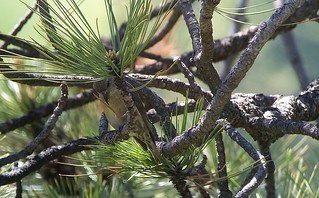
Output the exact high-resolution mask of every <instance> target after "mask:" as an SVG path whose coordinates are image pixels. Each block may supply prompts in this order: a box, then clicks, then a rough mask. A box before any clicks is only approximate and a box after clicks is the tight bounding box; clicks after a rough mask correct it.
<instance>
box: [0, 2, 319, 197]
mask: <svg viewBox="0 0 319 198" xmlns="http://www.w3.org/2000/svg"><path fill="white" fill-rule="evenodd" d="M24 2H26V3H27V4H28V5H32V4H33V3H34V2H35V1H34V0H33V1H32V0H24ZM127 2H128V1H114V8H115V14H116V16H117V18H118V24H121V22H124V21H125V18H126V10H125V9H124V7H123V6H124V5H127ZM157 2H159V1H157ZM261 2H264V1H261V0H258V1H251V3H250V4H251V5H256V4H259V3H261ZM154 4H156V3H154ZM219 7H224V8H235V7H236V1H235V0H229V1H222V2H221V4H220V5H219ZM272 7H273V5H272V2H271V1H270V3H269V4H267V5H263V6H258V7H256V8H254V9H249V10H248V11H249V12H253V11H262V10H265V9H268V8H272ZM80 8H81V9H82V11H83V12H84V14H85V15H86V16H87V18H88V20H89V22H91V24H92V26H93V27H94V24H95V22H96V19H98V24H99V29H100V31H101V35H102V36H105V37H108V35H109V32H108V29H107V28H108V25H107V20H106V15H105V8H104V3H103V1H102V0H90V1H88V0H87V1H84V2H83V3H82V5H81V6H80ZM0 9H1V12H0V32H1V33H9V32H10V31H11V30H12V29H13V27H14V25H15V24H16V23H17V22H18V21H19V20H20V18H21V17H22V16H23V15H24V14H25V13H26V12H27V11H28V9H27V8H26V6H25V5H23V3H21V2H20V1H18V0H0ZM194 9H195V11H196V13H197V16H198V13H199V9H200V2H195V3H194ZM270 15H271V12H269V13H265V14H260V15H249V16H247V18H248V21H249V22H252V23H254V24H258V23H260V22H261V21H263V20H266V19H267V18H268V17H269V16H270ZM231 23H233V22H232V21H231V20H229V19H227V18H225V17H223V16H221V15H219V14H217V13H214V16H213V25H214V33H213V34H214V38H215V39H219V38H223V37H225V36H227V35H229V31H230V27H231ZM38 24H39V18H38V16H36V15H34V16H33V17H32V19H31V20H29V21H28V23H27V25H26V26H25V27H24V28H23V29H22V31H21V32H19V34H18V36H19V37H23V38H30V37H32V38H33V39H36V40H38V41H40V42H45V41H44V39H43V38H41V37H40V36H39V35H38V33H37V32H36V31H35V29H34V28H36V27H37V26H38ZM247 27H248V25H243V28H247ZM293 34H294V35H295V39H296V41H297V45H298V49H299V51H300V53H301V57H302V61H303V63H304V67H305V68H306V73H307V75H308V76H309V79H310V80H312V79H315V78H317V77H318V75H319V69H318V66H317V64H318V63H319V56H318V50H319V36H318V35H319V28H318V23H315V22H308V23H302V24H299V25H298V26H297V28H295V29H294V30H293ZM169 43H170V46H173V48H174V50H171V51H170V55H171V56H173V55H179V54H180V53H182V52H186V51H190V50H191V49H192V46H191V40H190V38H189V35H188V31H187V29H186V26H185V22H184V21H183V20H182V19H181V20H180V21H179V22H178V24H177V26H176V27H175V28H174V32H173V33H172V34H171V35H170V38H169ZM215 67H216V68H217V69H218V71H221V67H222V63H215ZM172 77H174V78H181V79H183V78H182V77H181V76H180V75H173V76H172ZM1 86H3V85H1ZM300 91H301V90H300V86H299V83H298V79H297V77H296V74H295V73H294V70H293V69H292V67H291V64H290V62H289V60H288V57H287V53H286V49H285V46H284V45H283V41H282V39H281V37H280V36H277V37H276V39H274V40H271V41H269V42H268V43H267V44H266V46H265V47H264V48H263V50H262V51H261V53H260V55H259V56H258V58H257V60H256V61H255V64H254V66H253V67H252V69H251V70H250V71H249V72H248V73H247V75H246V77H245V79H244V80H243V81H242V82H241V83H240V85H239V87H238V88H237V89H236V92H244V93H264V94H282V95H294V96H297V95H298V94H299V93H300ZM160 93H161V94H164V95H162V96H163V97H164V98H165V100H166V101H175V100H176V97H177V96H175V95H172V94H167V93H168V92H165V91H160ZM170 93H171V92H170ZM0 94H2V93H0ZM178 97H179V100H180V101H181V100H183V99H184V98H183V97H181V96H178ZM1 104H2V103H0V105H1ZM1 109H3V108H1ZM96 116H97V117H96V118H98V115H96ZM0 121H4V120H3V119H2V118H0ZM95 124H96V122H95ZM96 127H97V125H96ZM244 134H245V133H244ZM245 137H246V138H247V139H250V140H251V138H250V137H249V136H248V135H245ZM74 138H76V137H74ZM224 139H225V141H226V144H227V145H228V146H227V148H226V152H229V156H228V161H229V164H231V163H232V162H234V161H235V160H239V161H241V159H240V158H236V156H237V157H238V156H242V155H243V152H242V151H240V149H238V146H237V145H235V144H234V143H233V142H232V141H230V140H229V138H226V137H225V138H224ZM251 142H253V140H251ZM254 145H255V146H256V148H257V147H258V146H257V145H256V144H255V143H254ZM228 149H229V150H228ZM271 149H272V151H273V159H274V161H275V163H276V167H277V170H276V171H277V181H278V183H279V182H280V181H281V179H282V178H280V175H286V177H284V179H288V180H289V179H295V177H296V174H298V173H300V174H301V176H300V177H301V178H305V179H306V180H307V178H309V177H310V175H311V172H312V170H313V168H314V167H315V165H316V164H317V163H318V159H319V154H318V152H317V150H318V149H319V144H318V141H315V140H313V139H311V138H308V137H301V136H293V135H290V136H285V137H284V138H281V139H280V140H278V141H277V142H276V143H275V144H273V145H272V147H271ZM213 150H214V149H213V146H212V147H211V148H209V149H208V151H207V153H210V152H213ZM290 151H291V152H292V154H291V155H292V158H293V159H292V160H291V161H289V160H288V153H289V152H290ZM240 153H241V154H240ZM289 162H291V163H289ZM242 163H243V164H244V162H242ZM300 163H302V164H301V165H300ZM235 164H236V163H235ZM211 166H212V169H213V166H214V163H213V162H211ZM299 166H300V167H299ZM234 169H236V168H235V167H234ZM230 171H233V170H232V169H230ZM284 179H282V180H284ZM289 181H290V180H289ZM288 183H289V182H286V184H287V186H283V184H284V182H283V183H279V184H280V185H278V187H279V190H278V193H279V195H280V196H281V197H286V196H285V195H287V194H285V193H287V191H288V189H289V188H288ZM296 183H298V182H297V181H296ZM311 185H312V186H314V187H319V178H314V181H312V183H311ZM261 191H262V190H261ZM281 192H282V194H280V193H281ZM256 196H257V195H256ZM291 196H292V197H293V195H291ZM253 197H254V196H253Z"/></svg>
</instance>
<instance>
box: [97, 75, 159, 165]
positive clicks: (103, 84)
mask: <svg viewBox="0 0 319 198" xmlns="http://www.w3.org/2000/svg"><path fill="white" fill-rule="evenodd" d="M93 89H94V90H95V91H96V92H97V93H98V94H99V95H98V99H99V100H100V101H101V102H102V106H103V112H104V114H105V116H106V118H107V120H108V122H109V124H110V125H111V126H112V127H113V128H115V129H116V130H119V129H121V127H122V126H123V125H124V124H126V122H128V120H127V111H128V110H127V107H126V104H125V101H124V98H123V95H122V94H123V92H122V91H121V90H120V89H118V87H117V86H116V85H115V82H114V79H111V78H110V79H105V80H102V81H99V82H95V83H93ZM133 94H134V93H131V96H132V95H133ZM130 98H131V97H130ZM131 99H133V97H132V98H131ZM131 101H132V100H131ZM133 101H134V100H133ZM133 101H132V102H133ZM132 104H133V105H134V108H135V110H136V111H135V112H136V114H135V116H134V118H131V119H133V123H134V126H135V127H137V128H136V129H134V128H131V129H132V131H130V135H131V136H133V137H134V138H135V139H136V141H137V142H138V143H139V144H140V145H141V146H142V147H143V148H144V149H145V150H149V151H150V152H151V153H152V155H153V157H154V159H155V160H156V161H161V159H163V156H162V155H161V154H160V153H159V152H158V150H157V148H156V145H155V140H154V139H155V138H154V135H153V131H154V130H155V128H154V126H153V125H152V123H150V121H149V120H148V119H147V116H146V112H145V109H144V106H143V103H142V102H141V101H140V102H138V103H134V102H133V103H132ZM143 110H144V111H143ZM141 112H143V113H141ZM131 121H132V120H131Z"/></svg>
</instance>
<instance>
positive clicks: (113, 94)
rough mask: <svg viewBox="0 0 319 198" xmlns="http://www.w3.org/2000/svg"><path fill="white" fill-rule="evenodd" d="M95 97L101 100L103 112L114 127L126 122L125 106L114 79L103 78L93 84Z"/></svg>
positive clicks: (117, 127)
mask: <svg viewBox="0 0 319 198" xmlns="http://www.w3.org/2000/svg"><path fill="white" fill-rule="evenodd" d="M93 89H94V90H95V91H96V92H97V94H98V95H97V98H98V100H99V101H100V102H101V104H102V105H101V106H102V108H103V112H104V114H105V116H106V118H107V120H108V122H109V124H110V125H111V126H112V127H113V128H114V129H119V128H120V127H121V126H123V125H124V124H125V122H126V106H125V103H124V101H123V98H122V95H121V91H120V90H119V89H118V88H117V87H116V85H115V83H114V79H105V80H102V81H99V82H95V83H94V84H93Z"/></svg>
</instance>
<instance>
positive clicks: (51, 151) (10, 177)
mask: <svg viewBox="0 0 319 198" xmlns="http://www.w3.org/2000/svg"><path fill="white" fill-rule="evenodd" d="M95 139H98V138H97V137H95V138H92V139H78V140H74V141H72V142H67V143H64V144H62V145H55V146H51V147H49V148H47V149H45V150H43V151H41V152H40V153H39V154H37V155H35V156H34V157H32V158H31V159H29V160H27V161H26V162H25V163H24V164H22V165H21V166H19V167H18V168H15V169H13V170H11V171H9V172H5V173H3V174H1V175H0V186H2V185H6V184H11V183H13V182H16V181H19V180H21V179H22V178H24V177H25V176H27V175H29V174H30V173H32V172H34V171H36V170H39V169H40V168H41V166H43V165H44V164H46V163H48V162H49V161H51V160H53V159H56V158H58V157H61V156H62V155H71V154H73V153H77V152H80V151H83V150H90V149H91V148H90V147H89V146H91V145H95V144H96V140H95Z"/></svg>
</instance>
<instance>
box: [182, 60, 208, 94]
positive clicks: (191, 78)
mask: <svg viewBox="0 0 319 198" xmlns="http://www.w3.org/2000/svg"><path fill="white" fill-rule="evenodd" d="M177 66H178V68H179V70H181V72H182V73H183V74H184V76H185V78H187V80H188V82H189V84H190V86H191V87H192V92H194V91H195V92H198V93H199V94H200V95H203V92H202V89H201V88H200V86H199V85H198V83H197V82H196V81H195V77H194V75H193V73H192V72H191V71H190V70H189V69H188V67H186V65H185V64H184V62H183V60H180V61H178V62H177Z"/></svg>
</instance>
